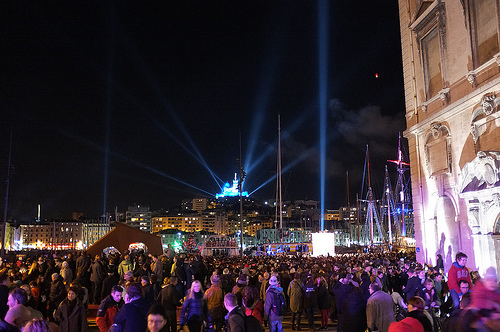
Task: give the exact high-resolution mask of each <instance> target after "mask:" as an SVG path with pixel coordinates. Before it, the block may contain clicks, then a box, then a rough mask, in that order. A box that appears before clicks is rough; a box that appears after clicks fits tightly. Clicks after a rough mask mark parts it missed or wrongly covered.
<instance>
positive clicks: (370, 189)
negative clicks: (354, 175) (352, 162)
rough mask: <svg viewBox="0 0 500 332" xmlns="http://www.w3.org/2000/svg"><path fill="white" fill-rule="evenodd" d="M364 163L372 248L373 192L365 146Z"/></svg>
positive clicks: (368, 158) (368, 153) (367, 153)
mask: <svg viewBox="0 0 500 332" xmlns="http://www.w3.org/2000/svg"><path fill="white" fill-rule="evenodd" d="M366 161H367V165H368V210H369V211H368V213H369V217H370V243H371V245H372V246H373V242H374V241H373V218H374V216H373V209H372V204H373V192H372V180H371V176H370V150H369V149H368V145H366Z"/></svg>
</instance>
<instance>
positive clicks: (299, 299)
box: [288, 279, 304, 312]
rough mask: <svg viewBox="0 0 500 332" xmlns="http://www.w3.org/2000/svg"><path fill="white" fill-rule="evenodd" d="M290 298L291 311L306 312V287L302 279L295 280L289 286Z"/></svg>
mask: <svg viewBox="0 0 500 332" xmlns="http://www.w3.org/2000/svg"><path fill="white" fill-rule="evenodd" d="M288 297H289V298H290V310H291V311H292V312H302V311H303V310H304V286H303V285H302V282H301V281H300V279H294V280H293V281H292V282H291V283H290V285H289V286H288Z"/></svg>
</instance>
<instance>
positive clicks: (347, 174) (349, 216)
mask: <svg viewBox="0 0 500 332" xmlns="http://www.w3.org/2000/svg"><path fill="white" fill-rule="evenodd" d="M345 173H346V177H347V226H348V227H349V246H350V245H351V242H352V234H351V201H350V200H349V171H347V172H345Z"/></svg>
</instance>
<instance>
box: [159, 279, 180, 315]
mask: <svg viewBox="0 0 500 332" xmlns="http://www.w3.org/2000/svg"><path fill="white" fill-rule="evenodd" d="M157 300H158V302H160V303H161V305H162V307H163V309H165V310H166V311H175V310H177V307H178V306H180V303H179V294H178V293H177V290H176V289H175V286H174V285H172V284H168V285H167V286H165V287H163V289H162V290H161V292H160V294H158V299H157Z"/></svg>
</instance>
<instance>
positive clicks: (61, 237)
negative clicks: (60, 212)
mask: <svg viewBox="0 0 500 332" xmlns="http://www.w3.org/2000/svg"><path fill="white" fill-rule="evenodd" d="M20 237H21V243H20V247H21V248H32V249H35V248H36V249H52V250H67V249H82V248H83V223H81V222H75V221H53V222H49V223H36V224H28V225H21V235H20Z"/></svg>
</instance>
